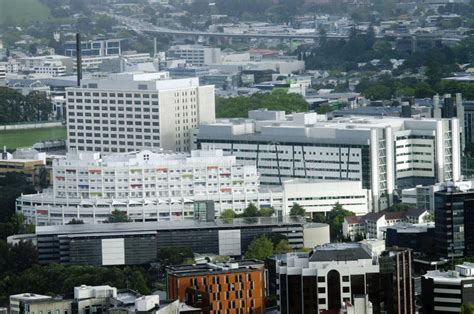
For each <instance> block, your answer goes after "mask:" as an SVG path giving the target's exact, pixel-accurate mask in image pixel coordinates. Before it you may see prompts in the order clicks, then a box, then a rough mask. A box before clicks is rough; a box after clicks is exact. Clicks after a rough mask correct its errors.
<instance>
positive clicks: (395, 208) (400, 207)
mask: <svg viewBox="0 0 474 314" xmlns="http://www.w3.org/2000/svg"><path fill="white" fill-rule="evenodd" d="M414 207H416V206H415V204H407V203H397V204H393V205H392V206H390V207H389V208H388V211H390V212H406V211H407V210H409V209H410V208H414Z"/></svg>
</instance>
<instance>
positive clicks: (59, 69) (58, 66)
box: [33, 61, 67, 76]
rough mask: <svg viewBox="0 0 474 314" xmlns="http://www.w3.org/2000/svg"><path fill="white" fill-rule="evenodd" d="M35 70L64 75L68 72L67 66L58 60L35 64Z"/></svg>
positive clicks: (52, 74)
mask: <svg viewBox="0 0 474 314" xmlns="http://www.w3.org/2000/svg"><path fill="white" fill-rule="evenodd" d="M33 71H35V73H39V74H50V75H51V76H64V75H66V74H67V69H66V67H65V66H64V65H62V63H61V62H58V61H53V62H45V63H43V64H42V65H38V66H35V67H34V68H33Z"/></svg>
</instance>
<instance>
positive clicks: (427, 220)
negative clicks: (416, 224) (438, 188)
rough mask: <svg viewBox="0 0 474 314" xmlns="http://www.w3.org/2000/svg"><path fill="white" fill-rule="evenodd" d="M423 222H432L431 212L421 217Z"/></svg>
mask: <svg viewBox="0 0 474 314" xmlns="http://www.w3.org/2000/svg"><path fill="white" fill-rule="evenodd" d="M423 222H434V215H433V213H428V214H427V215H426V216H425V217H423Z"/></svg>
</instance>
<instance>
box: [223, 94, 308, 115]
mask: <svg viewBox="0 0 474 314" xmlns="http://www.w3.org/2000/svg"><path fill="white" fill-rule="evenodd" d="M260 108H266V109H268V110H283V111H285V112H287V113H291V112H303V111H308V103H307V102H306V100H305V99H304V97H303V96H302V95H300V94H294V93H291V94H288V93H287V92H286V91H285V90H274V91H273V92H271V93H266V94H263V93H255V94H253V95H251V96H250V97H231V98H222V97H216V117H218V118H244V117H247V115H248V112H249V111H250V110H256V109H260Z"/></svg>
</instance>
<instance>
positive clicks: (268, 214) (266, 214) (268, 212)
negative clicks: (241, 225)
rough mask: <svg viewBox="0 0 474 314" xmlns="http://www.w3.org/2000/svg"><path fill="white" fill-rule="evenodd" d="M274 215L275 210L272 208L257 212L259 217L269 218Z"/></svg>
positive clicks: (261, 209)
mask: <svg viewBox="0 0 474 314" xmlns="http://www.w3.org/2000/svg"><path fill="white" fill-rule="evenodd" d="M274 213H275V210H274V209H273V208H272V207H263V208H260V210H259V211H258V215H259V216H260V217H271V216H273V214H274Z"/></svg>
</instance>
